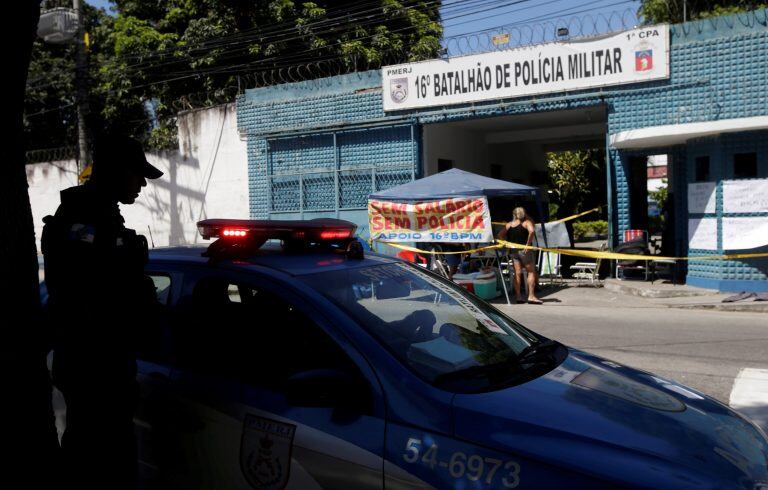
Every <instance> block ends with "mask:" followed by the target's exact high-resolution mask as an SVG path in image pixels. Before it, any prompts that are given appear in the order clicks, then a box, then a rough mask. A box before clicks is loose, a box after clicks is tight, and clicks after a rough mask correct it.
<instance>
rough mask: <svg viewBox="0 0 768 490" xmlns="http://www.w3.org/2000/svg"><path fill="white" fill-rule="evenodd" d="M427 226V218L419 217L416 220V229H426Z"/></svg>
mask: <svg viewBox="0 0 768 490" xmlns="http://www.w3.org/2000/svg"><path fill="white" fill-rule="evenodd" d="M426 224H427V218H426V216H419V217H418V218H416V228H417V229H419V230H421V229H423V228H424V226H425V225H426Z"/></svg>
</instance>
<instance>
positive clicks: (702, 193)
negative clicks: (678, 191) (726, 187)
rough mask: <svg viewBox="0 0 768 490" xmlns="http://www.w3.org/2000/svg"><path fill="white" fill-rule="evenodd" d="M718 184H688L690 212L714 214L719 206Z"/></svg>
mask: <svg viewBox="0 0 768 490" xmlns="http://www.w3.org/2000/svg"><path fill="white" fill-rule="evenodd" d="M716 189H717V183H715V182H697V183H695V184H688V212H689V213H714V212H716V205H717V192H716Z"/></svg>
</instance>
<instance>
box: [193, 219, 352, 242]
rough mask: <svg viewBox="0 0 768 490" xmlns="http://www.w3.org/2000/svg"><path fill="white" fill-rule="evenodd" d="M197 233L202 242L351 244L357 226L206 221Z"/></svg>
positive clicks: (323, 222) (337, 221)
mask: <svg viewBox="0 0 768 490" xmlns="http://www.w3.org/2000/svg"><path fill="white" fill-rule="evenodd" d="M197 229H198V231H199V232H200V235H201V236H202V237H203V238H205V239H210V238H220V239H227V240H243V239H248V238H254V239H261V240H270V239H273V240H283V241H292V242H296V241H300V242H305V243H321V242H339V241H348V240H351V239H352V238H353V237H354V235H355V230H356V229H357V225H356V224H354V223H352V222H349V221H345V220H340V219H332V218H318V219H313V220H306V221H282V220H234V219H207V220H203V221H200V222H198V223H197Z"/></svg>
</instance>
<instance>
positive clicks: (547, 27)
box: [442, 2, 641, 57]
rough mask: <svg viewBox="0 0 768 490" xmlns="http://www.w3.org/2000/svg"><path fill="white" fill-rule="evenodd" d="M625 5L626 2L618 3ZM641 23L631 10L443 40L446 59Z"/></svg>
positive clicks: (510, 26) (515, 25) (599, 33)
mask: <svg viewBox="0 0 768 490" xmlns="http://www.w3.org/2000/svg"><path fill="white" fill-rule="evenodd" d="M620 3H625V2H620ZM640 24H641V20H640V18H639V17H638V15H637V12H636V11H635V10H634V9H631V8H627V9H624V10H619V11H611V12H603V13H598V14H585V15H582V16H563V17H553V18H549V19H542V20H540V21H538V22H531V23H514V22H513V23H509V24H505V25H500V26H496V27H493V28H491V29H486V30H483V31H479V32H474V33H468V34H462V35H457V36H452V37H448V38H445V39H443V43H442V45H443V50H444V51H443V53H444V54H445V55H446V56H448V57H454V56H466V55H470V54H480V53H487V52H491V51H505V50H508V49H514V48H522V47H525V46H534V45H537V44H545V43H552V42H567V41H573V40H578V39H584V38H589V37H595V36H602V35H606V34H611V33H615V32H620V31H625V30H627V29H632V28H634V27H637V26H638V25H640Z"/></svg>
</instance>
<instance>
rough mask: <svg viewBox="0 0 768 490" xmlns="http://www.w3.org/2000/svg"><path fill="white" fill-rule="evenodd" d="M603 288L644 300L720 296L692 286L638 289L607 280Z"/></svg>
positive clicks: (715, 292) (714, 292)
mask: <svg viewBox="0 0 768 490" xmlns="http://www.w3.org/2000/svg"><path fill="white" fill-rule="evenodd" d="M603 287H604V288H605V289H607V290H608V291H613V292H614V293H623V294H631V295H633V296H640V297H642V298H684V297H693V296H710V295H714V294H718V292H717V291H711V290H708V289H693V288H691V286H680V287H679V288H677V289H650V288H644V287H636V286H632V285H630V284H626V283H624V282H620V281H618V280H617V279H606V280H605V281H603Z"/></svg>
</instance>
